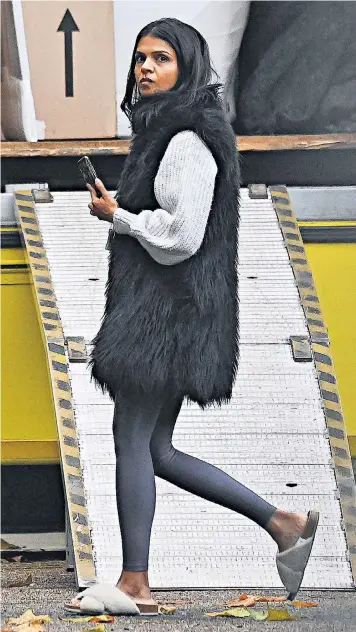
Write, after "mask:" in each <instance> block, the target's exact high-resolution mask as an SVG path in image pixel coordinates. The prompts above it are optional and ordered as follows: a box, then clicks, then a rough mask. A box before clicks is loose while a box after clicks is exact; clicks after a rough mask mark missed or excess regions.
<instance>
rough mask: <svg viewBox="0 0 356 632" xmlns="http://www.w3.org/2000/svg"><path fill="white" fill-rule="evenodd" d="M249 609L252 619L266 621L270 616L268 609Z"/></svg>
mask: <svg viewBox="0 0 356 632" xmlns="http://www.w3.org/2000/svg"><path fill="white" fill-rule="evenodd" d="M248 611H249V613H250V617H251V619H254V620H255V621H265V620H266V619H267V618H268V610H250V609H248Z"/></svg>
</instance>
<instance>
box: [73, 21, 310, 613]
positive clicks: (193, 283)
mask: <svg viewBox="0 0 356 632" xmlns="http://www.w3.org/2000/svg"><path fill="white" fill-rule="evenodd" d="M212 72H213V71H212V68H211V62H210V58H209V51H208V46H207V44H206V42H205V40H204V39H203V37H202V36H201V35H200V34H199V33H198V32H197V31H196V30H195V29H193V28H192V27H190V26H188V25H187V24H184V23H182V22H179V21H178V20H175V19H162V20H158V21H157V22H153V23H151V24H149V25H148V26H146V27H145V28H144V29H142V31H141V32H140V33H139V35H138V37H137V40H136V43H135V48H134V52H133V57H132V62H131V67H130V71H129V75H128V81H127V88H126V94H125V97H124V100H123V103H122V105H121V107H122V109H123V111H124V112H125V113H126V114H127V116H128V117H129V119H130V121H131V124H132V130H133V134H134V136H133V141H132V148H131V153H130V155H129V156H128V158H127V159H126V162H125V167H124V169H123V173H122V176H121V180H120V183H119V186H118V191H117V194H116V196H115V199H114V198H112V197H111V196H110V195H109V194H108V192H107V191H106V189H105V187H104V186H103V184H102V183H101V181H99V180H98V181H97V188H98V190H99V191H100V193H101V196H102V197H100V199H99V198H98V197H97V194H96V192H95V191H94V189H92V188H91V195H92V202H91V204H89V208H90V209H91V214H92V215H94V216H96V217H97V218H98V219H100V220H104V221H108V222H111V223H112V225H113V228H112V230H111V233H112V235H111V239H110V243H109V246H108V247H109V249H110V265H109V277H108V284H107V294H106V310H105V315H104V319H103V322H102V325H101V328H100V331H99V332H98V334H97V336H96V338H95V340H94V348H93V353H92V358H91V367H92V375H93V378H94V379H95V381H96V383H98V384H99V385H100V386H101V388H102V389H103V390H104V391H107V392H109V394H110V396H111V397H112V399H113V400H114V401H115V413H114V424H113V431H114V440H115V451H116V457H117V469H116V485H117V506H118V514H119V521H120V530H121V536H122V546H123V569H122V573H121V576H120V579H119V580H118V583H117V586H116V587H110V586H108V585H96V586H94V587H92V588H90V589H88V590H87V591H84V593H81V594H80V595H79V596H78V598H77V599H76V600H74V601H73V602H72V603H71V605H70V609H71V610H73V609H74V610H79V609H81V611H86V612H94V613H95V612H103V611H104V610H105V611H108V612H112V613H132V614H134V613H137V614H138V613H141V614H156V613H157V604H156V603H155V601H154V600H153V599H152V595H151V592H150V588H149V583H148V574H147V570H148V554H149V543H150V533H151V526H152V520H153V515H154V510H155V475H156V476H159V477H161V478H163V479H165V480H167V481H170V482H171V483H174V484H175V485H177V486H178V487H181V488H182V489H185V490H188V491H190V492H192V493H194V494H197V495H198V496H201V497H202V498H205V499H207V500H210V501H211V502H214V503H218V504H220V505H222V506H224V507H228V508H230V509H232V510H233V511H235V512H238V513H241V514H243V515H244V516H247V517H249V518H250V519H251V520H253V521H254V522H256V523H257V524H259V525H260V526H261V527H262V528H264V529H265V530H266V531H267V532H268V533H269V534H270V535H271V536H272V538H273V539H274V540H275V542H276V544H277V546H278V549H279V553H278V554H277V564H278V568H279V572H280V575H281V578H282V581H283V583H284V585H285V586H286V588H287V590H288V591H289V593H290V598H294V596H295V594H296V593H297V591H298V589H299V586H300V584H301V581H302V577H303V574H304V570H305V566H306V564H307V561H308V558H309V555H310V551H311V547H312V543H313V540H314V536H315V531H316V527H317V522H318V514H317V513H316V512H309V514H308V516H304V515H302V514H292V513H287V512H283V511H281V510H279V509H277V508H275V507H273V506H272V505H270V504H269V503H267V502H265V501H264V500H263V499H262V498H260V497H259V496H257V495H256V494H254V493H253V492H252V491H250V490H249V489H247V488H245V487H244V486H243V485H241V484H240V483H238V482H237V481H235V480H234V479H232V478H231V477H230V476H228V475H227V474H225V473H224V472H222V471H221V470H219V469H217V468H215V467H213V466H212V465H209V464H207V463H204V462H203V461H200V460H199V459H196V458H193V457H191V456H189V455H187V454H183V453H182V452H179V451H178V450H176V449H175V448H174V447H173V446H172V435H173V430H174V426H175V422H176V420H177V417H178V414H179V411H180V409H181V406H182V402H183V399H184V397H187V398H188V399H189V400H191V401H194V402H197V403H198V404H199V406H200V407H201V408H204V407H206V406H208V405H210V404H213V403H217V404H221V403H222V402H227V401H228V400H229V399H230V397H231V391H232V385H233V382H234V378H235V373H236V368H237V358H238V336H237V329H238V328H237V325H238V318H237V271H236V260H237V230H238V187H239V169H238V159H237V152H236V145H235V138H234V135H233V132H232V129H231V127H230V125H229V124H228V123H227V120H226V118H225V115H224V112H223V108H222V104H221V100H220V97H219V86H218V85H216V84H213V85H212V84H211V77H212Z"/></svg>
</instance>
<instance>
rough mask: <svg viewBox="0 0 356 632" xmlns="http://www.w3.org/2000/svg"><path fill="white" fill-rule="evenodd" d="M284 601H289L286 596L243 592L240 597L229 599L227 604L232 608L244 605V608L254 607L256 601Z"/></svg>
mask: <svg viewBox="0 0 356 632" xmlns="http://www.w3.org/2000/svg"><path fill="white" fill-rule="evenodd" d="M269 601H270V602H284V601H287V599H286V598H285V597H263V596H261V595H245V594H242V595H241V596H240V597H239V599H235V600H234V601H229V602H228V603H227V605H228V606H229V607H230V608H231V607H232V608H233V607H239V606H242V607H244V608H252V607H253V606H255V605H256V603H267V602H269Z"/></svg>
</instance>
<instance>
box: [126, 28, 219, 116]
mask: <svg viewBox="0 0 356 632" xmlns="http://www.w3.org/2000/svg"><path fill="white" fill-rule="evenodd" d="M146 35H152V37H156V38H157V39H161V40H164V41H165V42H167V43H168V44H169V45H170V46H172V48H173V49H174V50H175V53H176V55H177V61H178V80H177V83H176V84H175V86H174V87H173V88H171V90H168V91H166V92H165V93H164V95H165V98H167V96H168V93H170V94H172V97H173V98H174V94H177V92H179V93H180V95H183V94H184V95H185V97H186V102H187V105H189V104H190V103H193V102H194V100H195V99H196V97H197V94H198V92H200V91H201V90H202V89H205V88H206V87H209V88H210V89H209V92H210V94H215V95H216V97H218V93H219V90H220V88H221V84H219V83H212V79H213V77H214V78H215V81H217V80H218V75H217V73H216V71H215V70H214V68H213V66H212V62H211V59H210V53H209V47H208V44H207V42H206V41H205V39H204V37H203V36H202V35H201V34H200V33H199V31H197V30H196V29H195V28H194V27H193V26H190V25H189V24H185V22H181V21H180V20H177V19H175V18H162V19H160V20H156V21H155V22H151V23H150V24H147V26H145V27H144V28H143V29H142V30H141V31H140V32H139V34H138V35H137V38H136V42H135V46H134V50H133V53H132V59H131V64H130V70H129V73H128V76H127V84H126V92H125V96H124V98H123V101H122V103H121V109H122V111H123V112H125V114H126V116H127V117H128V118H129V120H130V121H131V123H132V124H133V120H132V119H133V113H134V111H135V105H136V104H137V103H138V102H139V101H140V94H139V91H138V88H137V84H136V79H135V64H136V59H135V54H136V50H137V47H138V43H139V41H140V40H141V39H142V38H143V37H145V36H146ZM156 96H157V95H155V97H156ZM168 98H169V96H168ZM143 100H146V99H141V101H143ZM149 100H150V103H152V105H153V104H154V103H155V104H156V105H158V103H159V96H158V102H157V98H154V99H153V98H152V97H149ZM136 109H137V108H136ZM133 128H134V125H133Z"/></svg>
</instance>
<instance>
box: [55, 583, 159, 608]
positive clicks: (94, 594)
mask: <svg viewBox="0 0 356 632" xmlns="http://www.w3.org/2000/svg"><path fill="white" fill-rule="evenodd" d="M75 599H77V600H78V601H80V607H76V606H73V605H71V604H70V603H67V604H65V606H64V608H65V610H66V612H72V613H75V614H81V615H98V614H111V615H143V616H147V615H150V616H151V615H158V614H159V613H158V605H156V604H144V603H143V604H142V603H136V602H135V601H134V600H133V599H131V598H130V597H128V596H127V595H125V593H123V592H122V591H121V590H119V589H118V588H116V587H115V586H112V585H111V584H106V583H102V584H95V585H94V586H90V588H86V590H83V592H81V593H79V594H78V595H77V596H76V597H75Z"/></svg>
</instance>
